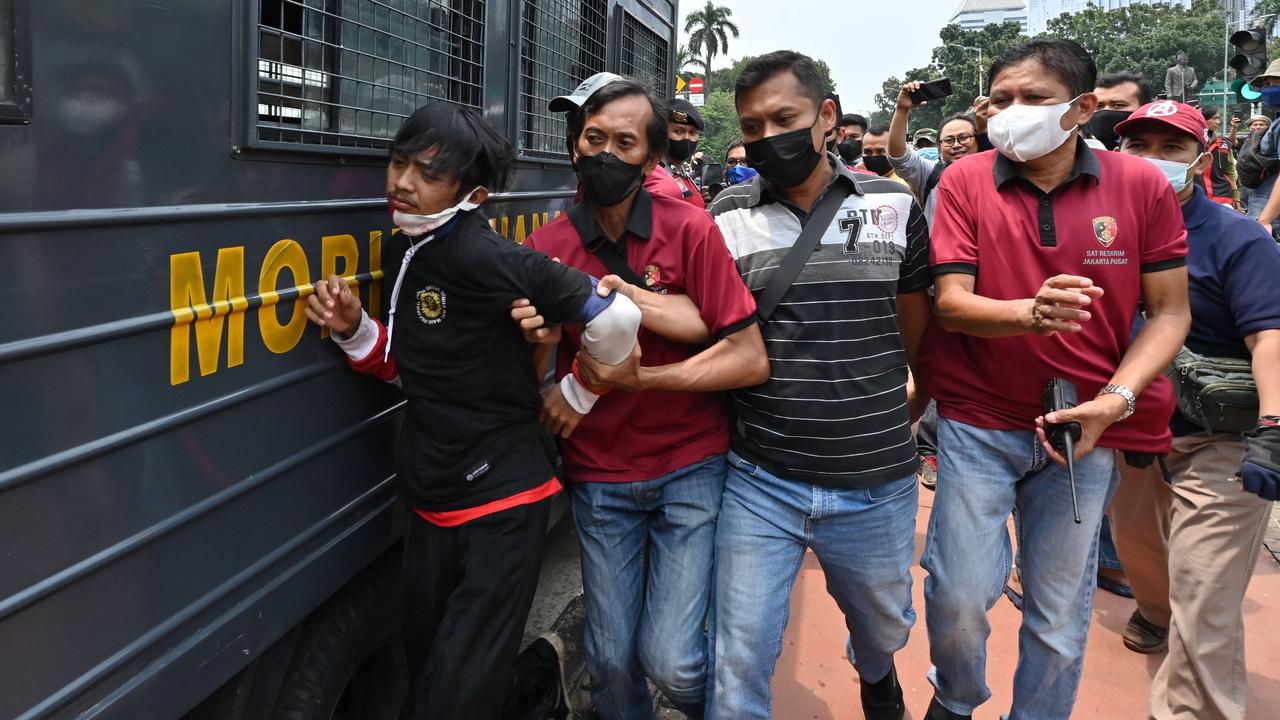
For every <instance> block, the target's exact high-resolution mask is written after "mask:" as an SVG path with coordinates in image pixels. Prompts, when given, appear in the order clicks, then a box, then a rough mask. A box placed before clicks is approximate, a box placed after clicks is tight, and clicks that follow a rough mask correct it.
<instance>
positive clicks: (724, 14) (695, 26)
mask: <svg viewBox="0 0 1280 720" xmlns="http://www.w3.org/2000/svg"><path fill="white" fill-rule="evenodd" d="M732 16H733V11H732V10H730V9H729V8H727V7H724V6H717V5H716V4H715V3H713V2H712V0H707V4H706V5H705V6H703V8H702V9H701V10H694V11H693V12H691V13H689V15H688V17H686V18H685V19H684V31H685V32H687V33H689V51H690V52H691V53H693V54H695V55H697V54H699V53H701V54H702V55H704V56H705V57H706V60H703V61H702V66H703V68H704V69H705V70H706V79H705V80H704V84H705V89H704V90H703V92H705V93H707V94H710V93H711V60H712V59H713V58H715V56H716V55H718V54H720V53H724V54H726V55H727V54H728V53H729V34H732V35H733V37H734V39H737V38H738V26H737V25H734V24H733V22H732V21H731V20H729V18H730V17H732Z"/></svg>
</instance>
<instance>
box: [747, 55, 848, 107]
mask: <svg viewBox="0 0 1280 720" xmlns="http://www.w3.org/2000/svg"><path fill="white" fill-rule="evenodd" d="M787 71H790V72H791V74H792V75H795V76H796V80H798V81H799V82H800V91H801V92H802V93H803V94H804V96H805V97H807V98H809V99H810V100H812V101H813V104H814V105H817V106H818V107H822V102H823V101H824V100H826V99H827V88H826V86H825V85H824V84H823V82H822V74H821V73H819V72H818V66H817V65H815V64H814V62H813V59H812V58H810V57H809V56H808V55H801V54H800V53H798V52H794V51H791V50H775V51H774V52H771V53H769V54H768V55H761V56H760V57H757V58H756V59H755V60H752V61H751V62H750V63H747V66H746V67H745V68H743V69H742V74H741V75H738V79H737V80H736V81H734V83H733V104H734V105H735V106H737V104H738V100H740V99H741V98H742V94H743V93H745V92H747V91H749V90H752V89H754V88H757V87H760V86H761V85H763V84H764V83H765V82H767V81H768V80H769V79H770V78H772V77H773V76H775V75H777V74H778V73H781V72H787Z"/></svg>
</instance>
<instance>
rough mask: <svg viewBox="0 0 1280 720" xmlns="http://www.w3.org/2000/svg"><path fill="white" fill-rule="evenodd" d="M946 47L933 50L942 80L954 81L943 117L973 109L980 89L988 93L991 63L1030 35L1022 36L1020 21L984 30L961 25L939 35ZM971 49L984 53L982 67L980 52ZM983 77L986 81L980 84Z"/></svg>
mask: <svg viewBox="0 0 1280 720" xmlns="http://www.w3.org/2000/svg"><path fill="white" fill-rule="evenodd" d="M938 39H939V40H941V41H942V44H941V45H940V46H938V47H936V48H934V49H933V63H932V64H933V67H935V68H937V70H938V76H939V77H947V78H949V79H950V80H951V89H952V94H951V96H950V97H948V98H945V99H943V100H942V115H943V116H944V117H945V116H946V115H950V114H952V113H957V112H964V111H966V110H969V109H970V108H972V107H973V101H974V99H975V98H977V97H978V95H979V94H980V93H979V90H980V89H981V91H982V93H984V94H985V93H987V92H989V91H990V88H988V87H987V77H986V76H987V73H988V71H989V70H990V68H991V63H992V61H993V60H995V59H996V58H997V57H999V55H1000V54H1001V53H1003V52H1004V51H1005V50H1006V49H1008V48H1009V46H1011V45H1015V44H1017V43H1019V42H1022V41H1023V40H1026V39H1027V38H1026V36H1025V35H1023V34H1022V26H1021V25H1020V24H1019V23H1016V22H1006V23H1002V24H1000V25H987V26H985V27H983V28H982V29H980V30H965V29H964V28H961V27H960V26H959V25H947V26H946V27H944V28H942V30H941V32H939V33H938ZM968 48H980V49H981V50H982V64H981V66H979V64H978V53H977V52H975V51H974V50H970V49H968ZM979 75H981V76H982V82H978V77H979Z"/></svg>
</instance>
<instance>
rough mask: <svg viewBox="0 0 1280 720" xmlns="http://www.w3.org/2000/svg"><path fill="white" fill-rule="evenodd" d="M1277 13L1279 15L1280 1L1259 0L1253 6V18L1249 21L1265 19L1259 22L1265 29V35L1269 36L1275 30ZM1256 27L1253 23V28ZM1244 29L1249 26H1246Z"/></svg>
mask: <svg viewBox="0 0 1280 720" xmlns="http://www.w3.org/2000/svg"><path fill="white" fill-rule="evenodd" d="M1278 13H1280V0H1261V1H1260V2H1259V3H1258V4H1257V5H1254V6H1253V16H1252V17H1251V18H1249V19H1250V20H1257V18H1262V17H1265V18H1266V19H1265V20H1262V21H1261V25H1262V27H1263V28H1264V29H1266V31H1267V35H1268V36H1270V35H1271V34H1272V31H1273V30H1274V29H1275V26H1276V20H1277V14H1278ZM1268 16H1269V17H1268ZM1257 25H1258V23H1257V22H1255V23H1254V26H1255V27H1256V26H1257ZM1245 27H1249V26H1248V25H1246V26H1245Z"/></svg>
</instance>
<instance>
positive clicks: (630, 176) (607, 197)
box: [577, 152, 644, 207]
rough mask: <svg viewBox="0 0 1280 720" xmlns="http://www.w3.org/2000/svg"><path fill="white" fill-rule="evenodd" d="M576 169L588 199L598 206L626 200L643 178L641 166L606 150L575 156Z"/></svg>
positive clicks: (607, 205) (583, 191) (606, 205)
mask: <svg viewBox="0 0 1280 720" xmlns="http://www.w3.org/2000/svg"><path fill="white" fill-rule="evenodd" d="M577 169H578V179H579V180H580V181H582V193H583V195H584V196H585V197H586V198H587V202H589V203H591V204H592V205H598V206H600V207H609V206H610V205H617V204H618V203H620V202H622V201H623V200H626V199H627V196H628V195H630V194H631V193H632V191H634V190H635V189H636V188H638V187H640V183H641V182H643V180H644V166H643V165H633V164H631V163H629V162H627V161H625V160H622V159H621V158H619V157H618V156H617V155H614V154H613V153H608V152H600V153H596V154H595V155H580V156H578V168H577Z"/></svg>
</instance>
